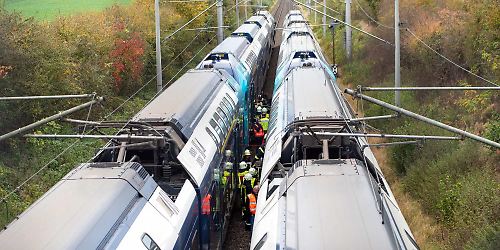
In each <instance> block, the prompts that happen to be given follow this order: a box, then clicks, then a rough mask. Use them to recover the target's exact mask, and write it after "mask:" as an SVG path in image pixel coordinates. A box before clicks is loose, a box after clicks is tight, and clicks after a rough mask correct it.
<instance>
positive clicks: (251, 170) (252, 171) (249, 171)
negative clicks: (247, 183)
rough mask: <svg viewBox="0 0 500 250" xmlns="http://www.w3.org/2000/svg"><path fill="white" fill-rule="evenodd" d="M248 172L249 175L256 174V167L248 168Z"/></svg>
mask: <svg viewBox="0 0 500 250" xmlns="http://www.w3.org/2000/svg"><path fill="white" fill-rule="evenodd" d="M248 173H249V174H251V175H253V176H255V175H256V174H257V169H255V168H250V169H249V170H248Z"/></svg>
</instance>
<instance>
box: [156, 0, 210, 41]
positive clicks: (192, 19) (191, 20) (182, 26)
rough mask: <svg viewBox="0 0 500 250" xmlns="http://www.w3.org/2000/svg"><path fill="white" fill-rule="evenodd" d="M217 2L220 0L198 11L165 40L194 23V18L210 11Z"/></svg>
mask: <svg viewBox="0 0 500 250" xmlns="http://www.w3.org/2000/svg"><path fill="white" fill-rule="evenodd" d="M217 2H218V1H215V2H214V3H213V4H210V5H209V6H208V7H207V8H206V9H204V10H202V11H200V13H198V14H197V15H196V16H194V17H193V18H191V19H190V20H189V21H187V22H186V23H185V24H183V25H181V27H179V28H177V29H176V30H175V31H174V32H172V33H170V35H168V36H166V37H165V38H164V39H163V41H166V40H168V39H170V38H171V37H172V36H174V35H175V34H177V32H179V31H181V30H182V29H184V28H185V27H186V26H188V25H189V24H190V23H192V22H193V21H194V20H196V19H197V18H198V17H200V16H201V15H203V14H205V12H207V11H209V10H210V9H211V8H212V7H214V6H215V5H216V4H217Z"/></svg>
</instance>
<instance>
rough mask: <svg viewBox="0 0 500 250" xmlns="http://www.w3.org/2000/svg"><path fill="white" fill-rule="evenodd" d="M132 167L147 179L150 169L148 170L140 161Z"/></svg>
mask: <svg viewBox="0 0 500 250" xmlns="http://www.w3.org/2000/svg"><path fill="white" fill-rule="evenodd" d="M130 168H132V169H134V170H135V171H136V172H137V173H138V174H139V176H140V177H141V178H142V179H143V180H145V179H146V177H148V175H149V174H148V171H146V169H144V168H143V167H142V166H141V165H140V164H139V163H134V164H133V165H132V167H130Z"/></svg>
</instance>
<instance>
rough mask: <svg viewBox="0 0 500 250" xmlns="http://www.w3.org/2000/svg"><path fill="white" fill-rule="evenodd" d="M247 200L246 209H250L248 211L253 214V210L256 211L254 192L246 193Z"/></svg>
mask: <svg viewBox="0 0 500 250" xmlns="http://www.w3.org/2000/svg"><path fill="white" fill-rule="evenodd" d="M247 197H248V200H249V201H250V202H249V205H248V210H250V213H251V214H253V215H255V212H257V199H256V198H255V195H254V194H249V195H247Z"/></svg>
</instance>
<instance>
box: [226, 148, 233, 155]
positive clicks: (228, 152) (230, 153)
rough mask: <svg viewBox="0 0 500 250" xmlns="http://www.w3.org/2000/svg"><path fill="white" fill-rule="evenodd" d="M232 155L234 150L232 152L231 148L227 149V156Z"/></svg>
mask: <svg viewBox="0 0 500 250" xmlns="http://www.w3.org/2000/svg"><path fill="white" fill-rule="evenodd" d="M231 155H233V152H231V150H229V149H228V150H226V157H231Z"/></svg>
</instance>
